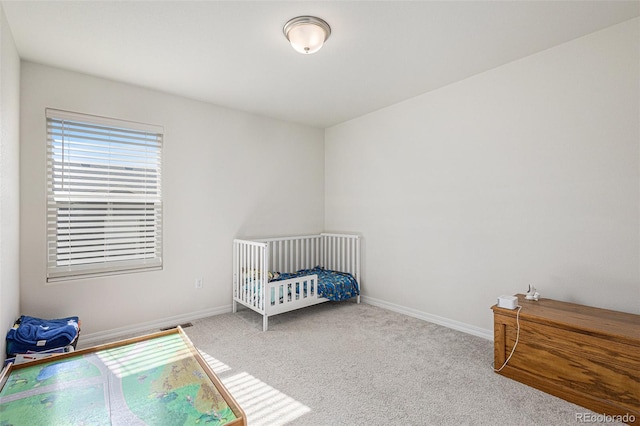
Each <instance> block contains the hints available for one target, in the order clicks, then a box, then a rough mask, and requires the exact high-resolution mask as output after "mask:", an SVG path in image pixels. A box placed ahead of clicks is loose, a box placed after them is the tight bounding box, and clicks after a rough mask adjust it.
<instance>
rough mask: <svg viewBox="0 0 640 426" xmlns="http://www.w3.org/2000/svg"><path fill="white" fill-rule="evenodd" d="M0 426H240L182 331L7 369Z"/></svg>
mask: <svg viewBox="0 0 640 426" xmlns="http://www.w3.org/2000/svg"><path fill="white" fill-rule="evenodd" d="M0 387H1V390H0V426H9V425H13V426H19V425H28V426H33V425H92V426H93V425H127V426H130V425H162V426H165V425H166V426H170V425H206V426H217V425H232V426H239V425H246V416H245V414H244V412H243V411H242V409H240V407H239V406H238V404H237V403H236V401H235V400H234V399H233V397H231V395H230V394H229V393H228V391H227V390H226V388H225V387H224V386H223V385H222V383H221V382H220V380H219V379H218V377H217V376H216V375H215V373H214V372H213V371H212V370H211V368H210V367H209V365H208V364H207V363H206V361H204V359H203V358H202V356H201V355H200V353H198V351H197V350H196V349H195V348H194V347H193V345H192V344H191V342H190V341H189V339H188V338H187V336H186V335H185V334H184V332H183V331H182V330H181V329H180V328H176V329H173V330H169V331H165V332H160V333H155V334H151V335H148V336H144V337H141V338H136V339H129V340H125V341H122V342H118V343H114V344H110V345H103V346H97V347H95V348H90V349H83V350H79V351H76V352H72V353H69V354H64V355H59V356H56V357H54V358H49V359H46V360H41V361H36V362H32V363H27V364H21V365H11V366H10V367H8V368H7V369H5V370H4V371H3V374H2V376H1V377H0Z"/></svg>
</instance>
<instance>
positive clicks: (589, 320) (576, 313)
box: [491, 294, 640, 346]
mask: <svg viewBox="0 0 640 426" xmlns="http://www.w3.org/2000/svg"><path fill="white" fill-rule="evenodd" d="M516 296H517V297H518V304H519V305H520V306H522V309H521V310H520V318H521V319H526V320H528V321H534V322H538V323H541V324H547V325H550V326H562V327H563V328H568V329H572V330H574V331H577V332H580V333H583V334H589V335H595V336H605V335H606V336H607V337H609V338H611V337H615V338H617V339H618V340H621V341H625V342H627V343H634V344H636V345H638V346H640V315H635V314H629V313H625V312H618V311H612V310H609V309H601V308H594V307H591V306H584V305H578V304H576V303H568V302H561V301H558V300H553V299H544V298H540V300H538V301H535V300H527V299H525V295H524V294H517V295H516ZM491 309H493V311H494V312H495V313H500V314H502V315H509V316H510V315H512V316H516V313H517V311H518V310H517V309H513V310H511V309H504V308H499V307H498V306H497V305H494V306H492V307H491Z"/></svg>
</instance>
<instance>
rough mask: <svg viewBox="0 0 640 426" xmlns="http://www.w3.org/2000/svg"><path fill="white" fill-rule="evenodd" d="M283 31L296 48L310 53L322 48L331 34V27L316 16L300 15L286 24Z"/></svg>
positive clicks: (306, 53)
mask: <svg viewBox="0 0 640 426" xmlns="http://www.w3.org/2000/svg"><path fill="white" fill-rule="evenodd" d="M282 32H283V33H284V36H285V37H286V38H287V40H289V42H290V43H291V46H293V48H294V49H295V50H297V51H298V52H300V53H304V54H305V55H308V54H311V53H315V52H317V51H318V50H320V48H321V47H322V45H323V44H324V42H325V41H327V39H328V38H329V36H330V35H331V27H330V26H329V24H327V23H326V22H325V21H324V20H322V19H320V18H316V17H315V16H298V17H296V18H293V19H291V20H289V22H287V23H286V24H284V28H282Z"/></svg>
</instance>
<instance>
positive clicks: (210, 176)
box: [21, 62, 324, 340]
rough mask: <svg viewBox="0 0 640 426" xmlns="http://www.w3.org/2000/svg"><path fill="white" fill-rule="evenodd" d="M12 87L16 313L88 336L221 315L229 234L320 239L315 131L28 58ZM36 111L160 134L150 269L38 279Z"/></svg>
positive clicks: (40, 200) (40, 191)
mask: <svg viewBox="0 0 640 426" xmlns="http://www.w3.org/2000/svg"><path fill="white" fill-rule="evenodd" d="M21 90H22V92H21V95H22V105H21V132H22V136H21V164H22V168H21V191H22V199H21V202H22V204H21V205H22V222H21V243H22V245H21V258H22V264H21V273H22V275H21V290H22V296H21V307H22V311H23V312H24V313H25V314H29V315H33V316H41V317H45V318H51V317H60V316H67V315H78V316H79V317H80V319H81V321H82V329H83V334H85V333H88V334H94V335H95V333H98V334H100V333H102V332H105V331H108V330H118V329H121V328H126V327H131V326H133V325H136V324H147V323H150V322H151V323H152V322H157V321H163V320H165V319H167V318H169V319H171V318H181V317H183V316H186V317H193V316H194V315H209V314H212V313H217V312H218V313H219V312H223V311H226V310H230V305H231V249H232V239H233V238H235V237H248V236H273V235H290V234H297V233H314V232H320V231H322V226H323V218H324V164H323V163H324V156H323V153H324V141H323V137H324V133H323V131H322V130H318V129H313V128H308V127H303V126H299V125H294V124H288V123H283V122H279V121H275V120H272V119H267V118H262V117H258V116H254V115H250V114H247V113H243V112H237V111H233V110H229V109H224V108H220V107H216V106H213V105H210V104H205V103H201V102H196V101H192V100H187V99H184V98H180V97H177V96H172V95H168V94H164V93H160V92H154V91H150V90H146V89H142V88H139V87H134V86H129V85H125V84H120V83H116V82H112V81H108V80H104V79H99V78H94V77H90V76H87V75H82V74H77V73H72V72H68V71H63V70H60V69H55V68H50V67H47V66H43V65H37V64H33V63H28V62H23V64H22V89H21ZM46 107H54V108H59V109H64V110H70V111H78V112H86V113H91V114H97V115H103V116H108V117H115V118H123V119H127V120H133V121H140V122H144V123H151V124H159V125H162V126H164V130H165V138H164V148H163V149H164V150H163V197H164V216H163V218H164V223H163V227H164V269H163V270H162V271H159V272H146V273H134V274H127V275H119V276H114V277H108V278H94V279H84V280H76V281H68V282H63V283H56V284H47V283H46V279H45V273H46V271H45V267H46V264H45V260H46V259H45V248H46V243H45V201H46V197H45V190H46V187H45V179H46V162H45V158H46V136H45V108H46ZM283 166H286V168H285V167H283ZM292 202H293V203H295V205H292V204H291V203H292ZM196 277H203V278H204V288H203V289H201V290H196V289H195V288H194V279H195V278H196ZM81 340H82V339H81Z"/></svg>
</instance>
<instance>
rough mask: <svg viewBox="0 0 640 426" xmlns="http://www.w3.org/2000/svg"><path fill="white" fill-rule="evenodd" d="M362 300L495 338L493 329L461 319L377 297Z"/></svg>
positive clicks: (439, 323) (366, 297) (479, 335)
mask: <svg viewBox="0 0 640 426" xmlns="http://www.w3.org/2000/svg"><path fill="white" fill-rule="evenodd" d="M362 302H363V303H368V304H369V305H373V306H378V307H379V308H383V309H388V310H390V311H393V312H398V313H399V314H404V315H408V316H410V317H414V318H418V319H421V320H423V321H428V322H432V323H434V324H438V325H442V326H444V327H449V328H452V329H454V330H458V331H462V332H464V333H467V334H472V335H474V336H478V337H482V338H484V339H487V340H493V330H487V329H484V328H480V327H476V326H473V325H469V324H465V323H463V322H460V321H455V320H452V319H449V318H444V317H440V316H438V315H433V314H428V313H426V312H422V311H419V310H417V309H413V308H407V307H406V306H401V305H396V304H395V303H390V302H385V301H384V300H380V299H376V298H373V297H369V296H362Z"/></svg>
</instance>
